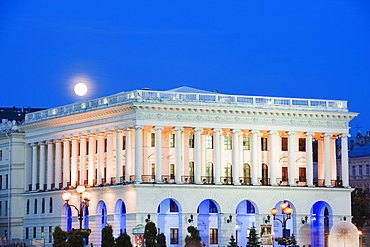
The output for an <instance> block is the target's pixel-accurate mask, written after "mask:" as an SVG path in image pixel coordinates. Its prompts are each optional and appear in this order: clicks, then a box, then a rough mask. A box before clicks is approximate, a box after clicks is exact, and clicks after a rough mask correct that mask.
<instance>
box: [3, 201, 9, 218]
mask: <svg viewBox="0 0 370 247" xmlns="http://www.w3.org/2000/svg"><path fill="white" fill-rule="evenodd" d="M4 215H8V201H5V212H4Z"/></svg>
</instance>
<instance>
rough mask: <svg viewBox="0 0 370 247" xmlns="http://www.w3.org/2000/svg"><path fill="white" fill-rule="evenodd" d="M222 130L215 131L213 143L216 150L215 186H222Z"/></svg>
mask: <svg viewBox="0 0 370 247" xmlns="http://www.w3.org/2000/svg"><path fill="white" fill-rule="evenodd" d="M221 131H222V130H221V129H213V133H214V136H213V141H214V150H213V156H214V161H215V166H214V167H215V174H214V176H215V177H214V183H215V184H221V178H220V177H221V176H220V175H221V156H220V155H221V147H220V145H221V143H220V132H221Z"/></svg>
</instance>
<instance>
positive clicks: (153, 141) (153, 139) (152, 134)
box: [150, 133, 155, 148]
mask: <svg viewBox="0 0 370 247" xmlns="http://www.w3.org/2000/svg"><path fill="white" fill-rule="evenodd" d="M150 146H151V147H152V148H153V147H155V133H150Z"/></svg>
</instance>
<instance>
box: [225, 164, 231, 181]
mask: <svg viewBox="0 0 370 247" xmlns="http://www.w3.org/2000/svg"><path fill="white" fill-rule="evenodd" d="M225 177H227V178H231V177H232V165H231V164H230V163H229V162H228V163H227V164H226V166H225Z"/></svg>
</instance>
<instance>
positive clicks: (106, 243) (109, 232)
mask: <svg viewBox="0 0 370 247" xmlns="http://www.w3.org/2000/svg"><path fill="white" fill-rule="evenodd" d="M102 233H103V236H102V240H101V246H102V247H113V246H114V237H113V229H112V226H111V225H107V226H106V227H104V228H103V230H102Z"/></svg>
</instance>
